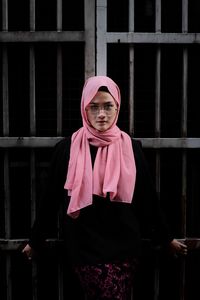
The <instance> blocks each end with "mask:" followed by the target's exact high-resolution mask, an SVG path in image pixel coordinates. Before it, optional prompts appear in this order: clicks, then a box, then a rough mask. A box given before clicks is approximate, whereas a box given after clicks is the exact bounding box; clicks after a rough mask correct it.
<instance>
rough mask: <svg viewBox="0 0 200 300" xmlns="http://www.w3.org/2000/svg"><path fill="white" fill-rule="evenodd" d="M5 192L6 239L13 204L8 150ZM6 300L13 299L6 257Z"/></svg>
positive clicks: (8, 232)
mask: <svg viewBox="0 0 200 300" xmlns="http://www.w3.org/2000/svg"><path fill="white" fill-rule="evenodd" d="M4 191H5V194H4V195H5V198H4V199H5V202H4V207H5V237H6V239H8V240H9V239H10V236H11V215H10V213H11V207H10V206H11V204H10V180H9V155H8V151H7V150H6V151H5V153H4ZM6 299H7V300H11V299H12V280H11V257H10V255H7V257H6Z"/></svg>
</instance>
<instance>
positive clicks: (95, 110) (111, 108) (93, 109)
mask: <svg viewBox="0 0 200 300" xmlns="http://www.w3.org/2000/svg"><path fill="white" fill-rule="evenodd" d="M86 110H87V111H89V112H90V113H91V114H93V115H98V114H99V113H100V111H101V110H103V111H104V112H105V114H106V115H112V114H114V112H115V111H117V108H116V106H115V105H113V104H105V105H102V106H100V105H96V104H91V105H89V106H88V107H87V108H86Z"/></svg>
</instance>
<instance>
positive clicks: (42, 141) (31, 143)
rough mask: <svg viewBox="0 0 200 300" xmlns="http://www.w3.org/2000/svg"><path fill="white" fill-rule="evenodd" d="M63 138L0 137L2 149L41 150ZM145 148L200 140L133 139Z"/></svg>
mask: <svg viewBox="0 0 200 300" xmlns="http://www.w3.org/2000/svg"><path fill="white" fill-rule="evenodd" d="M63 138H64V137H62V136H60V137H59V136H58V137H0V147H2V148H20V147H24V148H42V147H53V146H54V145H55V144H56V143H57V142H59V141H60V140H61V139H63ZM135 139H136V140H140V141H141V142H142V145H143V147H145V148H154V149H156V148H175V149H177V148H185V149H195V148H200V138H142V137H141V138H139V137H138V138H135Z"/></svg>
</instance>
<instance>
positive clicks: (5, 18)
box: [0, 0, 8, 40]
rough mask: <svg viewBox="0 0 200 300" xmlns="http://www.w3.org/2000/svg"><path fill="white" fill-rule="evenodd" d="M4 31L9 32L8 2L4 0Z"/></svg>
mask: <svg viewBox="0 0 200 300" xmlns="http://www.w3.org/2000/svg"><path fill="white" fill-rule="evenodd" d="M2 30H3V31H8V0H2ZM0 40H1V39H0Z"/></svg>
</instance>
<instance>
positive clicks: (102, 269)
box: [74, 259, 138, 300]
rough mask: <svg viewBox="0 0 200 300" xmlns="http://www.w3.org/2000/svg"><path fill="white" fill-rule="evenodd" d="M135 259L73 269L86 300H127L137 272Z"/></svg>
mask: <svg viewBox="0 0 200 300" xmlns="http://www.w3.org/2000/svg"><path fill="white" fill-rule="evenodd" d="M137 265H138V261H137V259H131V260H124V261H116V262H112V263H105V264H96V265H83V266H76V267H75V268H74V271H75V273H76V274H77V276H78V278H79V280H80V283H81V286H82V288H83V290H84V292H85V294H86V296H87V299H88V300H103V299H105V300H106V299H112V300H127V299H128V298H129V297H130V290H131V287H132V285H133V279H134V275H135V273H136V270H137Z"/></svg>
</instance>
